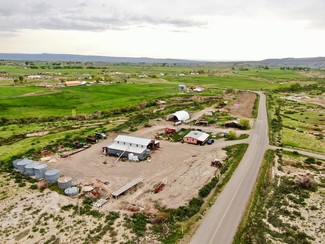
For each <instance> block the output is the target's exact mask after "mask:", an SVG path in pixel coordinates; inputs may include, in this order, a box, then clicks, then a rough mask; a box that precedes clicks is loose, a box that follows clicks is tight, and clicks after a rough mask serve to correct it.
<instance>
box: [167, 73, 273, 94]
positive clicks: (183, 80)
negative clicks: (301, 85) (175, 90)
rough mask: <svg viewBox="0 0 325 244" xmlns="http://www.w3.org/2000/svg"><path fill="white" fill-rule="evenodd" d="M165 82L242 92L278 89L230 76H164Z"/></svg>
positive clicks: (252, 79)
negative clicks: (231, 89) (232, 89)
mask: <svg viewBox="0 0 325 244" xmlns="http://www.w3.org/2000/svg"><path fill="white" fill-rule="evenodd" d="M165 79H166V80H168V81H170V82H175V83H180V84H187V85H189V86H191V85H194V86H200V85H202V86H215V87H218V88H229V87H231V88H234V89H244V90H263V89H265V90H269V89H277V88H279V85H278V84H275V83H272V82H269V81H265V80H261V79H258V78H255V77H253V78H251V77H245V76H238V75H233V74H230V75H229V76H207V75H204V76H203V75H201V76H166V77H165Z"/></svg>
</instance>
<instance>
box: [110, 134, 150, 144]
mask: <svg viewBox="0 0 325 244" xmlns="http://www.w3.org/2000/svg"><path fill="white" fill-rule="evenodd" d="M114 141H119V142H126V143H132V144H138V145H144V146H148V145H149V143H150V142H151V139H146V138H140V137H134V136H123V135H119V136H117V137H116V138H115V140H114Z"/></svg>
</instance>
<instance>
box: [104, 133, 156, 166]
mask: <svg viewBox="0 0 325 244" xmlns="http://www.w3.org/2000/svg"><path fill="white" fill-rule="evenodd" d="M158 147H159V141H156V140H151V139H146V138H139V137H133V136H124V135H119V136H117V137H116V138H115V139H114V141H113V142H112V143H110V144H109V145H108V146H107V154H108V155H110V156H117V157H119V156H123V157H127V158H130V156H132V157H137V158H138V159H139V160H144V159H146V158H147V157H148V156H149V155H150V149H155V148H158ZM130 154H131V155H130Z"/></svg>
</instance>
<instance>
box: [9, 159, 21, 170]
mask: <svg viewBox="0 0 325 244" xmlns="http://www.w3.org/2000/svg"><path fill="white" fill-rule="evenodd" d="M22 160H23V159H22V158H20V159H16V160H14V161H12V165H13V166H14V168H15V169H17V168H18V166H17V163H19V162H20V161H22Z"/></svg>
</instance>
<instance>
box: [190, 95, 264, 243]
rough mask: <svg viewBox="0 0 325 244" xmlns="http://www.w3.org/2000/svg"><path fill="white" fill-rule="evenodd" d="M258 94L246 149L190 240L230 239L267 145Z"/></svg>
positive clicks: (243, 208)
mask: <svg viewBox="0 0 325 244" xmlns="http://www.w3.org/2000/svg"><path fill="white" fill-rule="evenodd" d="M259 94H260V103H259V108H258V117H257V120H256V123H255V125H254V128H253V129H252V134H251V136H250V138H249V146H248V149H247V152H246V153H245V155H244V157H243V159H242V161H241V162H240V164H239V166H238V168H237V169H236V171H235V172H234V174H233V176H232V177H231V179H230V181H229V182H228V184H227V185H226V187H225V188H224V190H223V191H222V193H221V194H220V195H219V197H218V199H217V201H216V202H215V203H214V205H213V206H212V207H211V208H210V209H209V210H208V212H207V214H206V215H205V217H204V218H203V220H202V223H201V225H200V227H199V228H198V229H197V231H196V233H195V234H194V235H193V237H192V239H191V241H190V243H191V244H208V243H209V244H212V243H213V244H218V243H220V244H227V243H232V240H233V237H234V235H235V234H236V231H237V227H238V225H239V223H240V220H241V218H242V215H243V212H244V211H245V208H246V204H247V201H248V199H249V196H250V194H251V191H252V189H253V186H254V184H255V181H256V178H257V173H258V171H259V168H260V166H261V164H262V161H263V156H264V153H265V151H266V149H268V148H269V139H268V124H267V113H266V100H265V95H264V94H262V93H259Z"/></svg>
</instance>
